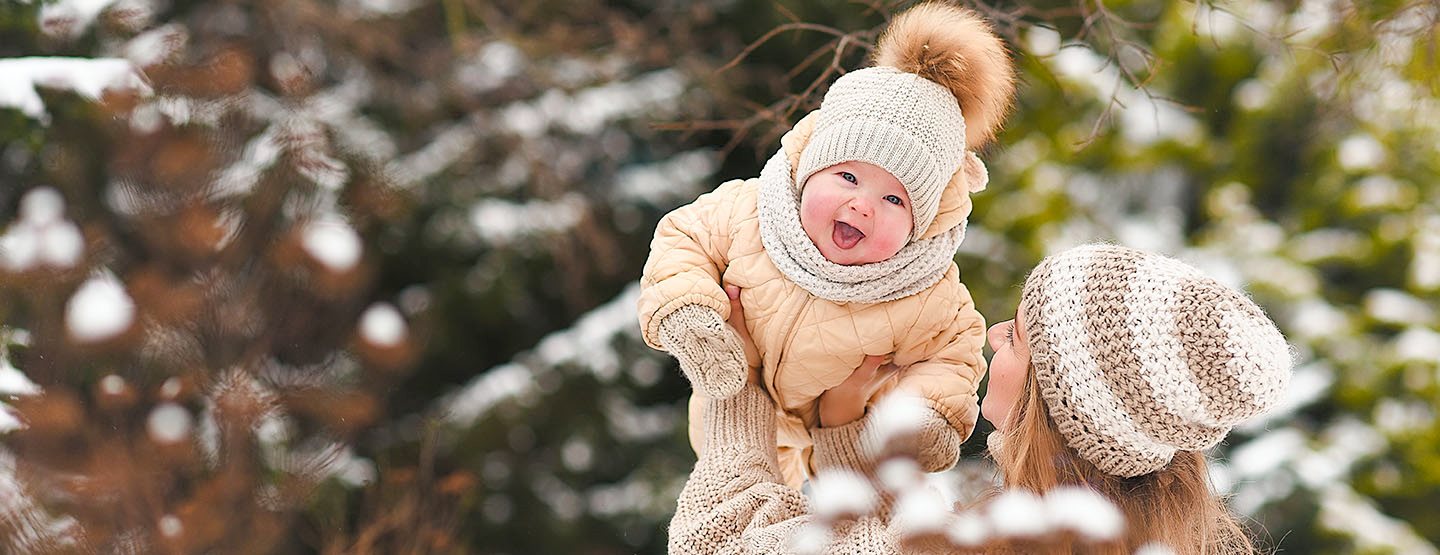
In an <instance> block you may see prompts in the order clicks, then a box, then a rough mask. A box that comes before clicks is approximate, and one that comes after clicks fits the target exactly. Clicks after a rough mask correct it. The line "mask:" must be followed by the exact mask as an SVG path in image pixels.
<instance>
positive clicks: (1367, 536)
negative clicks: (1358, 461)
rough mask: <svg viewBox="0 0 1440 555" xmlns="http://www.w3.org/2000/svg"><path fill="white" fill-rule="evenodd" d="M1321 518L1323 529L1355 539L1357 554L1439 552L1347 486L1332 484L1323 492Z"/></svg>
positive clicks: (1407, 526)
mask: <svg viewBox="0 0 1440 555" xmlns="http://www.w3.org/2000/svg"><path fill="white" fill-rule="evenodd" d="M1318 519H1319V521H1320V526H1321V527H1323V528H1328V529H1330V530H1332V531H1336V532H1342V533H1344V534H1345V535H1347V536H1350V537H1351V538H1353V539H1354V540H1355V543H1356V544H1357V545H1356V547H1357V551H1358V552H1362V553H1406V554H1411V555H1432V554H1435V553H1437V551H1436V549H1435V546H1433V545H1431V544H1430V543H1429V542H1428V541H1426V540H1425V539H1424V538H1423V537H1421V536H1420V535H1419V534H1417V533H1416V532H1415V530H1414V529H1413V528H1411V527H1410V525H1409V524H1407V523H1405V522H1403V521H1401V520H1398V519H1396V518H1393V517H1390V516H1387V515H1385V514H1384V513H1382V512H1380V510H1379V509H1378V508H1377V507H1375V505H1374V502H1372V501H1370V500H1368V499H1365V498H1363V497H1361V496H1360V495H1359V494H1357V493H1356V492H1355V491H1354V490H1353V489H1350V487H1349V486H1347V485H1344V484H1330V485H1328V486H1326V487H1325V488H1324V489H1322V490H1321V494H1320V514H1319V517H1318Z"/></svg>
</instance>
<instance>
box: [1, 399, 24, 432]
mask: <svg viewBox="0 0 1440 555" xmlns="http://www.w3.org/2000/svg"><path fill="white" fill-rule="evenodd" d="M24 428H25V423H24V422H21V421H20V419H19V418H16V417H15V415H13V414H11V413H10V406H9V405H6V404H3V403H0V434H6V433H10V432H13V431H15V430H20V429H24Z"/></svg>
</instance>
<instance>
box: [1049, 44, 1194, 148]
mask: <svg viewBox="0 0 1440 555" xmlns="http://www.w3.org/2000/svg"><path fill="white" fill-rule="evenodd" d="M1045 60H1046V61H1047V62H1048V63H1049V64H1050V66H1051V67H1052V68H1053V69H1054V70H1055V72H1056V73H1057V74H1059V75H1060V76H1061V77H1065V78H1068V79H1070V80H1071V81H1073V82H1075V83H1077V84H1079V85H1080V86H1081V87H1084V88H1085V89H1086V92H1088V93H1089V94H1092V95H1094V97H1095V98H1097V99H1100V100H1101V101H1102V102H1107V103H1108V102H1111V101H1112V100H1113V101H1114V102H1115V104H1113V105H1111V109H1112V110H1113V111H1114V113H1115V115H1117V116H1118V117H1119V120H1118V122H1119V124H1120V133H1121V136H1122V137H1123V138H1125V139H1126V140H1127V141H1129V142H1130V143H1131V144H1135V145H1140V146H1144V145H1150V144H1154V143H1157V142H1161V141H1167V140H1174V141H1179V142H1182V143H1193V142H1195V141H1197V140H1199V138H1200V137H1203V136H1204V130H1203V129H1202V128H1201V126H1200V123H1199V122H1197V121H1196V120H1195V118H1194V117H1192V116H1190V115H1189V114H1186V113H1185V112H1184V111H1183V110H1181V109H1180V108H1179V107H1177V106H1175V105H1174V104H1171V103H1169V102H1164V101H1162V100H1160V99H1157V98H1154V97H1152V96H1150V95H1149V94H1147V93H1146V92H1145V91H1143V90H1141V89H1137V88H1135V87H1134V86H1133V85H1131V84H1130V83H1128V82H1126V81H1125V78H1124V77H1123V76H1122V75H1121V73H1120V70H1119V69H1118V68H1116V67H1115V64H1113V63H1107V60H1106V58H1104V57H1102V56H1100V55H1099V54H1097V53H1096V52H1095V51H1094V50H1091V49H1090V48H1089V47H1086V46H1083V45H1079V44H1070V45H1065V47H1063V48H1061V49H1060V51H1059V52H1058V53H1056V54H1055V55H1054V56H1052V57H1050V58H1046V59H1045Z"/></svg>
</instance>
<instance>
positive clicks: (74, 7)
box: [39, 0, 116, 39]
mask: <svg viewBox="0 0 1440 555" xmlns="http://www.w3.org/2000/svg"><path fill="white" fill-rule="evenodd" d="M115 2H116V0H60V1H58V2H54V3H45V4H44V5H43V6H42V7H41V8H40V21H39V23H40V27H41V28H42V29H45V31H46V32H47V33H49V34H51V35H63V36H65V37H66V38H69V39H75V38H76V37H79V36H80V35H83V34H85V31H86V30H87V29H89V28H90V26H91V25H92V24H94V23H95V19H96V18H98V17H100V12H103V11H105V9H106V8H108V7H110V5H111V4H114V3H115Z"/></svg>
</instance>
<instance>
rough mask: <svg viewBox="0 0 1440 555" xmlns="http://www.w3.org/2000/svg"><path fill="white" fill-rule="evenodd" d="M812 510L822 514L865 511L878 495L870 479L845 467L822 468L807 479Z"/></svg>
mask: <svg viewBox="0 0 1440 555" xmlns="http://www.w3.org/2000/svg"><path fill="white" fill-rule="evenodd" d="M810 500H811V502H812V503H813V505H814V507H815V514H817V515H820V516H821V517H825V518H841V517H845V516H853V515H864V514H869V513H870V510H871V509H874V508H875V503H876V502H877V501H878V500H879V497H878V496H877V495H876V494H875V490H874V489H873V488H871V487H870V482H868V481H866V480H865V477H864V476H861V475H860V474H858V473H856V472H853V471H850V470H845V469H833V468H832V469H825V470H823V471H821V472H820V473H819V474H817V475H816V476H815V479H813V480H811V482H810Z"/></svg>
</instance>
